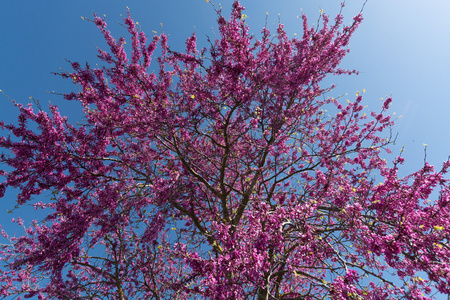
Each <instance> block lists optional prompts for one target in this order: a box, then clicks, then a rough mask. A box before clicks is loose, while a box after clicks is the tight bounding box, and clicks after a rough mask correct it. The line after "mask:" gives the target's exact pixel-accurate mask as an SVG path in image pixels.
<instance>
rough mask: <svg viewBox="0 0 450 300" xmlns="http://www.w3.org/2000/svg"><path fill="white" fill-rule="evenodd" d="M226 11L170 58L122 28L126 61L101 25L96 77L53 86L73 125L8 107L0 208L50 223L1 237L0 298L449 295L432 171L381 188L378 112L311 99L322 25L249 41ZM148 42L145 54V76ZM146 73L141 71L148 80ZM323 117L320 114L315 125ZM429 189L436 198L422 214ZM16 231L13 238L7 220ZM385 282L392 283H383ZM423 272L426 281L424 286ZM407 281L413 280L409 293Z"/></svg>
mask: <svg viewBox="0 0 450 300" xmlns="http://www.w3.org/2000/svg"><path fill="white" fill-rule="evenodd" d="M244 9H245V8H244V7H243V6H242V5H241V4H240V3H239V2H238V1H235V2H234V4H233V6H232V13H231V17H230V19H228V20H226V19H225V18H224V17H223V16H222V15H221V12H220V11H217V13H218V28H219V33H220V34H219V36H218V38H217V39H216V40H213V41H210V47H209V49H203V50H197V49H198V47H197V39H196V37H195V35H192V36H191V37H189V38H188V39H187V41H186V51H185V53H180V52H176V51H173V50H172V49H170V48H169V47H168V44H167V37H166V36H165V35H164V34H162V35H159V36H154V37H153V39H152V40H151V41H150V42H148V41H147V38H146V35H145V34H144V33H143V32H141V31H140V30H139V28H138V27H137V26H136V23H135V22H134V21H133V20H132V18H131V17H130V15H129V14H128V15H127V16H126V17H125V19H124V24H125V26H126V27H127V28H128V31H129V34H130V35H131V57H130V58H129V55H128V54H127V53H126V51H125V48H124V44H125V40H124V39H123V38H121V39H118V40H116V39H115V38H113V36H112V35H111V33H110V32H109V31H108V30H107V24H106V22H105V20H104V19H102V18H100V17H98V16H95V17H94V19H93V23H94V24H95V25H96V26H97V27H98V28H99V30H100V31H101V32H102V33H103V36H104V38H105V40H106V42H107V44H108V46H109V50H108V51H106V50H99V58H100V59H101V60H102V61H103V62H104V63H105V67H98V68H91V67H90V66H89V65H86V66H85V67H82V66H81V65H80V64H79V63H72V68H73V71H71V72H67V73H62V74H61V76H63V77H65V78H68V79H70V80H72V81H73V82H74V83H75V84H76V85H77V86H78V88H79V91H78V92H76V93H75V92H74V93H70V94H67V95H65V98H66V99H67V100H71V101H78V102H79V103H80V105H81V106H82V107H83V111H84V114H85V123H84V124H82V125H74V124H71V123H70V122H69V121H68V119H66V118H64V117H63V116H61V115H60V113H59V112H58V109H57V107H54V106H52V107H50V113H46V112H44V111H39V112H35V111H33V109H32V107H31V106H26V107H25V106H21V105H19V104H17V107H18V109H19V110H20V116H19V124H18V125H5V124H3V123H2V124H0V126H1V128H2V129H7V130H9V131H10V132H11V134H12V135H11V137H1V138H0V147H1V148H3V149H6V151H9V155H3V156H2V157H1V161H2V162H3V163H6V164H7V165H8V166H9V171H8V172H6V171H2V172H1V175H2V176H4V178H5V180H4V182H2V183H1V184H0V196H3V195H4V191H5V188H8V187H11V188H16V189H18V190H19V194H18V203H19V204H25V203H29V202H30V201H32V197H33V196H35V195H39V194H41V193H43V192H45V191H50V192H51V193H52V195H53V197H52V198H51V199H48V201H47V202H45V203H43V202H40V203H37V204H35V207H36V208H45V209H46V211H51V212H50V213H49V214H48V216H47V217H46V218H45V219H44V220H42V221H41V222H37V221H36V222H33V223H32V225H31V226H30V227H29V228H27V227H26V226H25V227H24V228H25V233H24V235H23V236H20V237H11V236H8V234H7V233H6V232H2V234H3V236H4V237H5V238H7V239H9V241H10V244H8V245H1V246H0V253H1V257H2V259H1V260H2V262H3V265H2V267H1V271H0V295H2V296H5V297H6V296H12V295H16V294H17V295H19V294H25V296H26V297H34V296H37V297H38V298H39V299H47V298H46V297H48V298H50V299H106V298H108V299H109V298H111V299H113V298H114V299H200V298H202V299H279V300H281V299H318V298H320V299H323V298H326V297H328V298H331V299H390V298H404V299H429V298H427V297H428V295H429V294H430V293H431V290H432V288H435V289H437V290H439V291H440V292H441V293H447V294H449V293H450V288H449V286H450V275H449V274H450V247H449V244H448V239H449V233H450V227H449V223H450V210H449V202H450V190H449V186H448V181H447V180H446V179H445V174H446V173H447V171H448V168H449V166H450V163H449V162H446V163H445V164H444V165H443V168H442V169H441V170H438V171H435V170H434V168H433V167H432V166H429V165H427V164H426V165H425V166H424V167H423V168H422V169H421V170H419V171H417V172H415V173H413V174H411V175H409V176H406V177H404V178H402V177H399V176H398V168H399V167H400V165H401V164H402V163H403V162H404V159H403V158H402V157H398V158H396V159H395V160H394V162H393V163H392V164H389V163H388V162H386V161H385V160H384V159H383V158H382V157H381V156H382V154H383V153H384V152H386V151H389V149H388V148H387V146H388V145H389V144H390V142H391V140H390V138H389V134H388V132H389V129H390V127H391V126H392V125H393V121H392V120H391V118H390V116H389V115H388V114H387V110H388V108H389V104H390V102H391V101H392V99H391V98H388V99H387V100H386V101H385V102H384V104H383V105H382V107H380V112H378V113H375V112H373V113H368V114H366V113H364V110H365V109H364V107H363V105H362V102H363V97H362V96H361V95H358V96H357V97H356V98H355V99H354V100H348V101H347V103H345V101H341V100H340V99H333V98H327V97H326V96H325V95H324V94H325V93H326V92H328V91H330V90H331V89H332V87H330V88H327V87H322V86H321V85H320V83H321V81H322V80H323V79H324V78H325V77H326V76H327V75H329V74H353V73H355V71H353V70H342V69H340V68H339V67H338V66H339V63H340V62H341V60H342V59H343V57H344V56H345V55H346V53H347V52H348V49H347V46H348V43H349V39H350V37H351V36H352V34H353V33H354V32H355V30H356V28H357V27H358V25H359V24H360V23H361V21H362V17H361V15H358V16H356V17H355V18H354V19H353V22H352V23H351V25H350V26H344V25H343V17H342V16H341V15H338V16H337V17H336V18H335V20H334V23H332V24H330V20H329V18H328V17H327V16H326V15H325V14H321V18H322V20H323V24H322V26H319V27H314V28H311V27H309V25H308V20H307V18H306V16H303V29H304V30H303V36H302V37H301V38H293V39H290V38H289V37H288V35H287V34H286V32H285V30H284V27H283V25H282V24H280V25H279V26H278V28H277V29H276V34H275V38H274V37H273V35H272V34H271V33H270V31H269V29H268V28H264V29H263V30H262V31H261V37H260V38H256V37H254V36H252V35H250V34H249V33H248V32H249V28H248V26H247V24H246V22H245V17H244V16H243V14H242V12H243V11H244ZM158 44H159V45H160V49H161V56H160V57H158V59H156V60H154V59H152V57H153V56H154V52H155V51H156V49H157V47H158ZM150 66H152V69H153V67H155V68H158V69H159V70H158V72H156V73H151V72H150V71H149V70H150ZM327 110H328V112H327ZM433 191H438V193H439V194H438V198H437V199H436V200H434V201H433V200H431V199H430V197H432V196H434V194H433V193H432V192H433ZM16 222H18V223H19V225H22V226H24V223H23V221H22V220H21V219H17V221H16ZM389 274H395V276H397V277H398V278H397V279H398V280H393V279H392V276H390V275H389ZM424 274H425V275H424ZM419 275H420V276H423V277H425V276H427V277H426V279H422V278H421V277H419Z"/></svg>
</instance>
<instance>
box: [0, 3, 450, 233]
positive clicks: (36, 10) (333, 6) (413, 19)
mask: <svg viewBox="0 0 450 300" xmlns="http://www.w3.org/2000/svg"><path fill="white" fill-rule="evenodd" d="M232 2H233V1H232V0H225V1H222V2H221V3H222V6H223V7H224V15H225V16H228V14H229V11H230V6H231V3H232ZM347 2H348V3H347V5H346V6H345V8H344V9H343V15H344V17H345V23H346V24H349V23H350V22H351V18H352V17H353V16H354V15H355V14H357V13H358V12H359V11H360V9H361V7H362V5H363V3H364V0H348V1H347ZM215 3H216V5H218V1H215ZM339 3H340V1H336V0H334V1H332V0H321V1H319V0H295V1H294V0H278V1H274V0H247V1H242V4H243V5H244V6H245V7H246V8H247V9H246V11H245V14H247V15H248V18H247V22H248V24H249V25H250V31H251V32H253V33H255V34H256V35H258V34H259V32H260V30H261V28H262V27H263V26H264V22H265V17H266V12H269V16H268V25H269V28H270V29H272V30H274V29H275V27H276V25H277V24H278V19H280V20H281V23H283V24H285V28H286V30H287V31H288V33H289V35H290V36H293V34H294V33H297V34H298V35H301V34H302V27H301V19H299V18H298V17H297V16H298V15H300V14H301V12H302V11H303V12H304V13H305V14H306V15H307V16H308V17H309V20H310V23H311V24H312V23H314V22H316V20H317V18H318V16H319V10H320V9H323V11H324V12H325V13H327V14H329V15H330V16H331V17H334V15H335V14H336V13H337V12H338V11H339V9H340V5H339ZM0 5H1V6H0V7H1V18H0V43H1V48H0V54H1V55H0V89H1V90H3V91H4V92H5V93H6V94H7V95H8V96H9V97H10V98H12V99H15V100H17V101H18V102H20V103H23V104H26V103H28V102H29V101H30V100H29V97H30V96H32V97H33V98H35V99H38V100H39V101H40V103H41V105H42V106H43V107H46V106H47V104H48V102H49V101H50V102H51V103H52V104H55V105H58V106H59V107H60V110H61V111H62V112H63V114H66V115H69V117H70V119H71V120H73V121H74V122H75V121H78V120H80V119H81V117H82V116H81V114H80V112H79V106H78V105H77V104H76V103H74V102H67V101H65V100H64V99H63V98H62V97H61V96H58V95H53V94H51V93H48V92H47V91H49V92H52V91H55V92H57V93H65V92H70V91H73V90H74V89H75V86H73V85H72V83H71V82H70V81H68V80H63V79H61V78H59V77H57V76H54V75H52V74H51V73H52V72H59V71H61V70H60V68H62V70H70V65H69V64H68V63H67V62H66V61H65V60H64V58H66V59H68V60H71V61H78V62H80V63H84V62H86V61H87V62H89V63H90V64H91V65H95V63H97V62H98V59H97V57H96V55H97V51H96V47H97V46H98V47H103V48H104V49H106V47H105V43H104V41H103V39H102V36H101V34H100V32H99V31H98V30H97V29H96V27H95V25H94V24H93V23H91V22H87V21H83V20H82V19H81V16H83V17H88V18H92V15H93V12H96V13H98V14H99V15H103V14H105V15H106V21H107V23H108V25H109V29H110V30H111V31H112V32H113V35H114V36H116V37H119V36H125V37H128V36H127V33H126V31H125V28H123V27H122V26H121V25H120V24H119V23H123V21H122V18H121V16H120V15H121V14H122V15H125V14H126V11H127V8H126V7H127V6H128V7H129V9H130V11H131V14H132V16H133V18H134V19H135V20H136V21H138V22H139V24H140V25H141V27H142V29H143V30H144V31H145V32H147V34H148V36H150V37H151V36H152V35H153V33H152V31H153V30H155V31H157V32H158V33H160V32H161V25H160V23H163V31H164V32H165V33H166V34H168V35H169V45H170V46H171V47H172V48H173V49H175V50H179V51H181V50H183V49H184V41H185V38H186V37H187V36H189V35H190V34H191V33H192V32H193V31H194V30H195V31H196V33H197V37H198V41H199V45H200V46H205V45H206V38H205V35H209V36H210V37H211V38H212V37H214V32H213V29H212V28H216V26H215V20H216V15H215V13H214V11H213V9H212V7H211V6H210V5H209V4H207V3H206V2H205V1H204V0H171V1H161V0H158V1H156V0H145V1H144V0H135V1H118V0H102V1H94V0H77V1H62V0H52V1H36V0H34V1H31V0H28V1H20V0H14V1H2V3H1V4H0ZM278 14H279V15H278ZM363 15H364V19H365V20H364V22H363V24H362V25H361V26H360V28H359V29H358V31H357V32H356V34H355V35H354V37H353V39H352V40H351V42H350V49H351V52H350V54H348V56H347V57H346V58H345V59H344V61H343V63H342V67H344V68H351V69H357V70H359V71H360V75H358V76H350V77H349V76H343V77H331V78H329V79H328V80H327V82H328V83H335V84H337V88H336V90H335V92H333V93H332V94H331V95H333V96H338V95H341V94H344V93H348V97H349V98H350V99H353V98H354V95H355V93H356V92H357V91H360V90H362V89H365V90H366V93H365V94H364V103H365V104H366V105H368V107H369V109H372V110H375V111H378V109H379V107H380V106H381V104H382V102H381V101H380V98H386V97H387V96H389V95H390V94H392V96H393V99H394V102H393V104H392V106H391V112H396V115H397V116H398V115H402V118H400V119H398V121H397V123H396V126H395V127H394V131H393V133H394V134H396V133H398V138H397V143H396V145H393V146H392V147H391V148H392V150H393V152H394V154H398V153H399V152H400V149H401V148H402V146H405V152H404V153H403V156H404V157H405V158H406V162H405V166H404V167H403V169H402V170H401V173H402V174H407V173H410V172H413V171H415V170H417V169H418V168H420V167H421V166H422V165H423V161H424V146H423V144H427V145H428V146H427V160H428V162H430V163H431V164H434V165H436V166H437V167H439V166H440V165H441V163H442V161H444V160H446V159H447V157H448V156H449V155H450V132H449V129H450V118H449V117H448V116H449V112H450V101H449V100H450V99H449V95H450V18H449V17H448V16H449V15H450V1H448V0H428V1H416V0H369V1H368V2H367V4H366V6H365V8H364V12H363ZM215 31H216V32H217V30H215ZM16 117H17V110H16V109H15V107H14V106H13V105H12V104H11V102H10V101H9V100H8V99H7V98H6V97H4V96H3V95H0V119H1V120H4V121H6V122H7V123H11V122H16ZM3 134H4V132H3ZM14 200H15V191H11V190H10V191H9V192H8V193H7V195H6V197H5V198H3V199H0V224H3V225H4V228H5V229H7V230H8V231H10V233H12V234H14V231H15V230H16V228H14V227H12V226H10V225H8V223H9V220H10V219H11V217H17V216H19V215H22V217H24V218H25V220H26V221H29V220H31V219H32V218H33V217H35V213H34V212H33V211H32V210H31V209H28V208H23V209H19V210H15V211H14V212H13V213H12V214H8V213H7V209H12V208H13V207H14V205H15V204H14ZM11 231H12V232H11ZM18 234H20V233H19V232H18Z"/></svg>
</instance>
